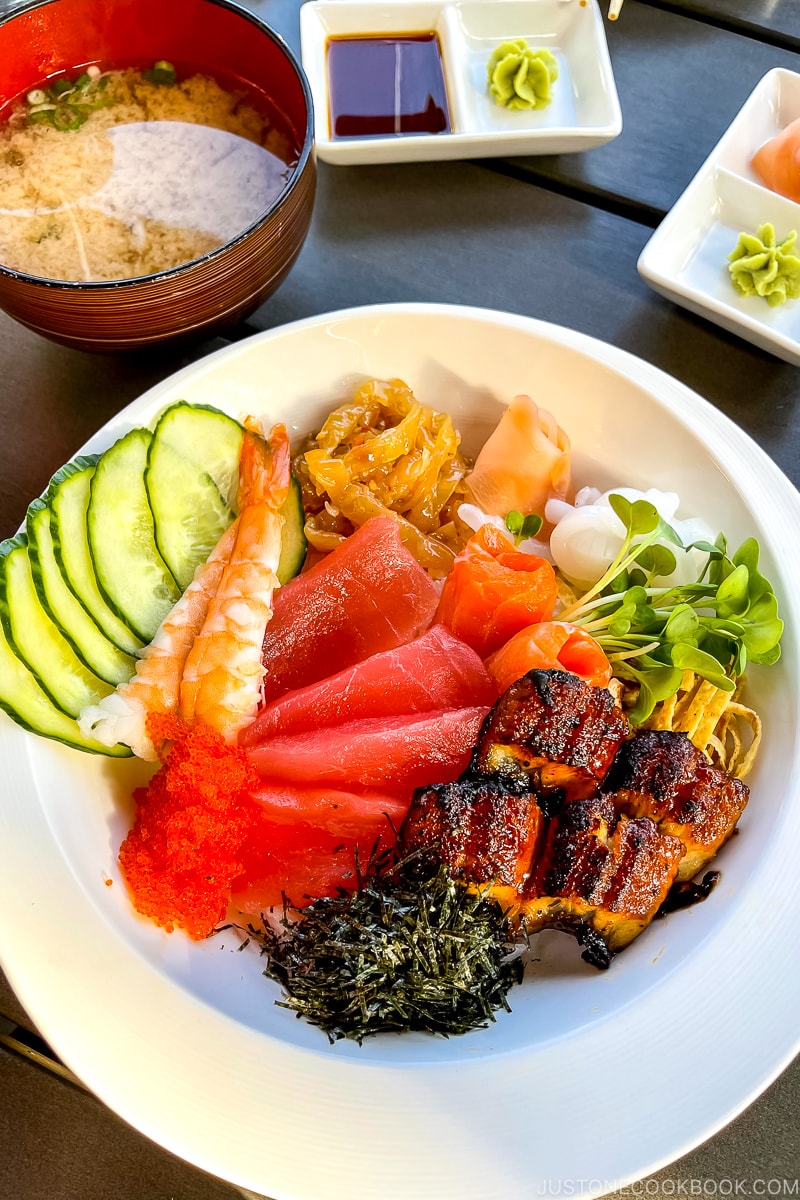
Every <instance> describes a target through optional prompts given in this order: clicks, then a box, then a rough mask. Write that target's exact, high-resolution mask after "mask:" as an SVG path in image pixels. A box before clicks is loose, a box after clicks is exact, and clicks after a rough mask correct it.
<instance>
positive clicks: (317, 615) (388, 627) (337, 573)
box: [262, 517, 438, 702]
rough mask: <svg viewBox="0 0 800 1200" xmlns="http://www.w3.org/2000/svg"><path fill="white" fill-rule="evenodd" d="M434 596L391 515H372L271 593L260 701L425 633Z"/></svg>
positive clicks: (313, 681) (423, 572)
mask: <svg viewBox="0 0 800 1200" xmlns="http://www.w3.org/2000/svg"><path fill="white" fill-rule="evenodd" d="M437 601H438V594H437V591H436V588H435V587H434V585H433V583H432V582H431V580H430V578H429V577H428V575H427V574H426V572H425V571H424V570H423V569H422V567H421V566H420V565H419V563H418V562H417V561H416V559H415V558H414V557H413V556H412V555H411V554H410V553H409V551H408V550H406V548H405V546H404V545H403V544H402V542H401V541H400V529H399V526H398V524H397V522H396V521H393V520H392V519H391V518H390V517H372V518H371V519H370V520H369V521H367V522H366V523H365V524H364V525H362V526H361V528H360V529H357V530H356V532H355V533H354V534H352V535H351V536H350V537H349V538H347V539H346V540H345V541H344V542H342V543H341V545H340V546H337V548H336V549H335V550H333V551H332V552H331V553H330V554H329V555H327V556H326V557H325V558H324V559H322V561H321V562H319V563H317V565H316V566H315V567H312V568H311V570H310V571H307V572H305V573H304V574H302V575H298V576H296V577H295V578H294V579H292V580H291V581H290V582H289V583H287V584H286V586H285V587H283V588H281V589H280V591H279V592H277V593H276V595H275V603H274V610H273V614H272V619H271V621H270V623H269V625H268V626H267V632H266V637H265V639H264V651H263V656H262V657H263V662H264V666H265V667H266V675H265V677H264V701H265V702H269V701H270V700H274V699H275V697H276V696H281V695H283V694H284V692H288V691H289V690H290V689H293V688H301V687H306V686H307V685H308V684H309V683H316V682H317V680H319V679H323V678H324V677H325V676H326V675H333V674H334V673H335V672H337V671H341V670H343V669H344V668H345V667H349V666H352V665H353V663H357V662H361V661H363V659H365V658H369V657H370V655H372V654H378V653H380V652H382V651H384V650H392V649H394V648H395V647H396V646H402V645H404V644H405V643H406V642H410V641H411V640H412V639H413V638H415V637H417V636H418V635H419V634H420V633H422V632H423V631H424V630H426V629H427V628H428V626H429V625H430V624H431V621H432V620H433V614H434V612H435V611H436V604H437Z"/></svg>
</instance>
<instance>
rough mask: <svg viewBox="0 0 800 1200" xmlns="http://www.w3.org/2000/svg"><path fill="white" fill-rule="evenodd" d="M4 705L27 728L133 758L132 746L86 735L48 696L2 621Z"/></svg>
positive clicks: (0, 695) (0, 688) (0, 687)
mask: <svg viewBox="0 0 800 1200" xmlns="http://www.w3.org/2000/svg"><path fill="white" fill-rule="evenodd" d="M0 708H2V709H3V711H4V712H7V713H8V715H9V716H10V717H11V719H12V720H13V721H16V723H17V724H18V725H21V726H22V727H23V729H30V730H31V731H32V732H33V733H39V734H41V735H42V736H43V737H49V738H54V739H55V740H56V741H57V742H65V743H66V745H68V746H74V747H75V748H76V749H78V750H87V751H88V752H89V753H91V754H106V755H110V756H111V757H112V758H129V757H130V755H131V753H132V751H131V749H130V747H129V746H121V745H116V746H111V747H109V746H102V745H101V744H100V742H96V741H95V740H94V738H87V737H84V736H83V734H82V733H81V731H80V729H79V728H78V722H77V721H73V719H72V718H71V717H68V716H66V714H65V713H63V712H61V711H60V710H59V709H58V708H56V707H55V705H54V704H52V703H51V701H50V700H49V699H48V697H47V696H46V695H45V693H44V692H43V691H42V689H41V688H40V687H39V684H38V683H37V681H36V677H35V676H34V674H33V673H32V672H31V671H29V670H28V668H27V667H26V666H25V664H24V663H23V662H22V660H21V659H19V658H17V656H16V654H15V653H14V651H13V650H12V649H11V647H10V646H9V644H8V642H7V641H6V638H5V635H4V633H3V628H2V625H0Z"/></svg>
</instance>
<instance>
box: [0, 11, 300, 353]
mask: <svg viewBox="0 0 800 1200" xmlns="http://www.w3.org/2000/svg"><path fill="white" fill-rule="evenodd" d="M161 60H166V61H167V62H168V63H175V64H179V65H183V67H184V70H185V71H186V72H187V73H188V72H198V73H200V74H202V75H203V76H210V77H211V78H212V79H218V80H219V82H220V83H221V85H222V86H223V87H225V86H226V83H227V81H229V80H232V81H233V90H234V91H237V90H241V91H242V92H244V93H246V94H247V95H252V96H254V97H256V98H257V100H256V102H257V103H259V104H260V103H261V101H262V100H263V104H264V108H265V111H266V112H267V113H269V114H273V115H274V119H275V122H280V123H281V129H280V133H281V136H284V137H285V138H286V141H287V143H288V144H290V145H291V147H292V151H291V163H290V169H289V170H288V171H287V177H286V179H285V182H283V184H282V186H281V190H280V191H279V192H278V194H277V195H275V193H274V192H273V193H272V194H271V195H269V196H267V195H266V194H265V196H264V200H263V207H259V205H258V203H256V204H255V205H254V206H253V209H252V211H254V212H255V213H256V214H258V215H256V216H255V218H254V217H253V216H252V215H248V217H247V222H248V223H247V224H246V225H245V227H244V228H241V227H240V226H237V228H241V232H238V233H236V234H235V235H234V236H228V240H226V241H224V242H222V243H221V244H219V245H217V246H216V247H215V248H213V249H210V250H208V251H207V252H205V253H203V254H201V255H200V256H199V257H195V258H192V259H191V260H190V261H187V262H185V263H183V264H181V265H178V266H172V267H169V268H168V269H164V270H160V271H158V272H157V273H151V274H138V275H136V276H134V277H131V278H119V279H111V280H99V279H95V280H92V279H91V278H88V279H82V280H79V281H73V280H71V279H70V280H56V279H50V278H43V277H41V276H37V275H34V274H26V273H25V272H23V271H21V270H19V269H12V268H11V267H10V266H4V265H3V264H2V263H0V308H2V309H4V310H5V311H6V312H7V313H8V314H9V315H10V316H12V317H14V318H15V319H16V320H18V321H20V322H21V323H22V324H24V325H27V326H28V327H29V328H30V329H33V330H35V331H36V332H37V333H41V334H43V335H44V336H46V337H49V338H51V339H53V340H55V341H58V342H61V343H63V344H66V345H68V346H72V347H75V348H77V349H81V350H103V351H120V350H130V349H137V348H139V347H142V346H147V345H149V344H152V343H157V342H165V341H170V340H175V339H179V338H180V339H188V338H197V337H201V336H202V337H206V336H209V335H211V334H212V333H215V332H218V331H220V330H221V329H224V328H225V327H227V326H230V325H233V324H235V323H236V322H238V321H241V320H242V319H243V318H245V317H246V316H248V315H249V314H250V313H251V312H253V311H254V310H255V309H256V308H257V307H258V306H259V305H260V304H261V303H262V302H263V301H264V300H265V299H266V298H267V297H268V296H269V295H270V294H271V293H272V292H273V291H274V290H275V289H276V288H277V287H278V286H279V284H280V283H281V282H282V281H283V279H284V278H285V276H286V274H287V273H288V271H289V270H290V268H291V266H292V264H293V263H294V261H295V259H296V257H297V255H298V254H299V252H300V249H301V247H302V245H303V242H304V240H305V237H306V234H307V232H308V228H309V225H310V222H311V215H312V210H313V204H314V192H315V184H316V163H315V156H314V128H313V107H312V100H311V93H310V89H309V87H308V82H307V80H306V78H305V75H304V73H303V70H302V68H301V66H300V64H299V63H298V61H297V60H296V58H295V56H294V55H293V54H292V52H291V50H290V49H289V48H288V46H287V45H286V44H285V42H284V41H283V40H282V38H281V37H280V36H279V35H278V34H277V33H275V32H273V31H272V30H271V29H269V28H268V26H266V25H265V24H264V23H263V22H262V21H260V20H258V19H257V18H256V17H255V16H253V15H252V14H251V13H249V12H247V11H246V10H245V9H242V8H239V7H237V6H236V5H234V4H230V3H227V0H170V3H169V4H167V5H165V4H163V3H162V2H161V0H137V2H136V3H135V4H131V3H129V2H127V0H105V2H104V3H103V4H102V5H97V4H96V3H95V2H94V0H46V2H45V3H33V4H28V5H25V6H24V7H21V8H16V9H15V10H14V11H13V12H11V13H9V14H7V15H6V16H5V17H3V18H2V19H0V116H1V117H5V116H7V115H8V111H9V110H8V109H6V111H5V112H3V111H2V110H3V107H4V105H8V104H9V102H11V101H14V100H15V99H16V98H18V97H20V96H24V95H25V93H26V91H27V90H28V89H32V88H34V86H35V85H37V86H38V85H40V83H41V81H46V80H50V79H53V78H58V77H59V76H60V75H61V74H62V73H64V72H71V73H73V74H74V73H75V72H76V68H77V69H80V70H84V69H85V68H86V66H88V65H89V64H98V63H100V64H103V65H104V67H105V66H106V65H107V66H108V67H112V68H118V67H120V66H132V67H136V68H137V69H140V68H141V67H142V66H143V64H146V63H149V64H153V63H156V62H159V61H161ZM93 69H94V68H93ZM270 119H272V117H271V118H270ZM273 127H274V128H276V129H277V128H278V125H277V124H275V125H273ZM122 128H124V127H122ZM184 128H186V129H188V130H189V131H190V132H191V130H192V129H196V126H192V125H185V126H184ZM212 132H215V131H212ZM63 136H64V137H66V138H69V137H72V136H75V135H74V134H72V133H70V132H65V133H64V134H63ZM245 144H246V145H251V143H245ZM170 157H171V158H172V164H171V165H172V168H173V169H175V167H176V163H175V161H174V157H173V156H170ZM184 158H186V159H187V160H188V162H189V165H188V167H184V168H183V169H182V172H181V181H185V183H186V185H187V187H189V188H191V186H192V172H193V170H199V169H200V168H199V167H198V165H197V157H196V155H195V154H194V152H193V151H192V150H191V149H188V150H187V154H186V155H184ZM164 169H165V170H167V171H168V170H169V169H170V164H169V163H167V164H165V168H164ZM65 207H67V208H68V207H69V205H67V206H65Z"/></svg>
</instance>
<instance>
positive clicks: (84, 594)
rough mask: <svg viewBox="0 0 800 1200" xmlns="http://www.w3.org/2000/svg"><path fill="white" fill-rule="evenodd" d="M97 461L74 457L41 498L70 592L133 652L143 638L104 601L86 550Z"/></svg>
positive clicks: (95, 457)
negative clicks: (87, 521) (48, 517)
mask: <svg viewBox="0 0 800 1200" xmlns="http://www.w3.org/2000/svg"><path fill="white" fill-rule="evenodd" d="M98 461H99V455H92V456H91V457H81V458H76V459H74V460H73V461H72V462H70V463H67V465H66V466H65V467H62V468H61V470H60V471H57V472H56V473H55V475H54V476H53V478H52V479H51V480H50V486H49V488H48V489H47V493H46V495H45V498H44V499H45V503H46V504H47V506H48V508H49V509H50V528H51V532H52V536H53V553H54V554H55V558H56V562H57V563H58V566H59V568H60V570H61V574H62V575H63V576H64V579H65V580H66V581H67V583H68V584H69V586H70V588H71V589H72V592H73V594H74V595H75V596H76V597H77V599H78V600H79V601H80V603H81V604H82V605H83V607H84V608H85V609H86V611H87V613H88V614H89V616H90V617H91V618H92V619H93V620H94V621H95V622H96V624H97V625H98V626H99V627H100V629H101V630H102V631H103V633H104V634H105V635H106V637H107V638H108V639H109V641H111V642H113V643H114V645H115V646H117V647H118V648H119V649H120V650H122V651H123V653H126V654H135V653H136V651H137V650H138V649H139V648H140V647H141V645H142V639H141V638H139V637H137V636H136V634H135V633H134V632H133V630H132V629H131V628H129V626H128V625H126V624H125V623H124V622H123V621H121V620H120V619H119V617H118V616H117V614H116V613H115V612H114V611H113V610H112V609H111V608H110V607H109V606H108V604H107V603H106V601H105V599H104V598H103V596H102V594H101V592H100V589H99V588H98V586H97V577H96V575H95V573H94V563H93V562H92V556H91V553H90V551H89V534H88V531H87V528H86V513H87V510H88V508H89V495H90V492H91V487H92V477H93V476H94V472H95V467H96V466H97V463H98Z"/></svg>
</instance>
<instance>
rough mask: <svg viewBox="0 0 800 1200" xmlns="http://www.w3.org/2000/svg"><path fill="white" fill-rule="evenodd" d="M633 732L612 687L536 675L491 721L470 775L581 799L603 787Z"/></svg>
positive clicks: (509, 694)
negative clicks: (623, 743)
mask: <svg viewBox="0 0 800 1200" xmlns="http://www.w3.org/2000/svg"><path fill="white" fill-rule="evenodd" d="M629 733H630V729H629V726H628V721H627V719H626V717H625V715H624V714H623V712H622V710H621V709H620V708H619V707H618V706H617V704H616V703H615V701H614V698H613V696H612V695H611V693H610V692H609V691H607V690H606V689H605V688H598V687H593V686H592V685H591V684H588V683H584V682H583V680H581V679H579V678H578V676H577V675H571V674H569V673H568V672H566V671H535V670H534V671H529V672H528V674H527V675H523V677H522V678H521V679H519V680H517V682H516V683H513V684H512V685H511V687H510V688H509V689H508V690H507V691H506V692H505V693H504V694H503V695H502V696H501V697H500V699H499V700H498V701H497V703H496V704H495V705H494V707H493V708H492V710H491V712H490V713H489V715H488V716H487V718H486V721H485V722H484V725H483V727H482V729H481V736H480V740H479V742H478V746H477V749H476V751H475V754H474V756H473V760H472V763H471V766H470V770H471V772H472V773H473V774H474V773H482V774H496V775H499V776H500V777H502V778H505V779H507V780H508V781H509V782H511V783H512V784H514V785H516V786H517V787H519V786H528V787H533V788H534V790H536V791H538V792H539V793H540V794H541V795H546V794H547V793H553V792H556V791H559V792H561V793H562V794H563V796H565V797H566V798H567V799H581V798H585V797H587V796H590V795H592V794H593V792H594V791H595V790H596V788H597V785H598V783H599V782H600V781H601V780H602V779H603V778H604V776H605V774H606V771H607V770H608V768H609V766H610V765H611V762H612V760H613V758H614V755H615V754H616V752H617V750H618V748H619V746H620V743H621V742H622V741H623V739H624V738H626V737H627V736H628V735H629Z"/></svg>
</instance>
